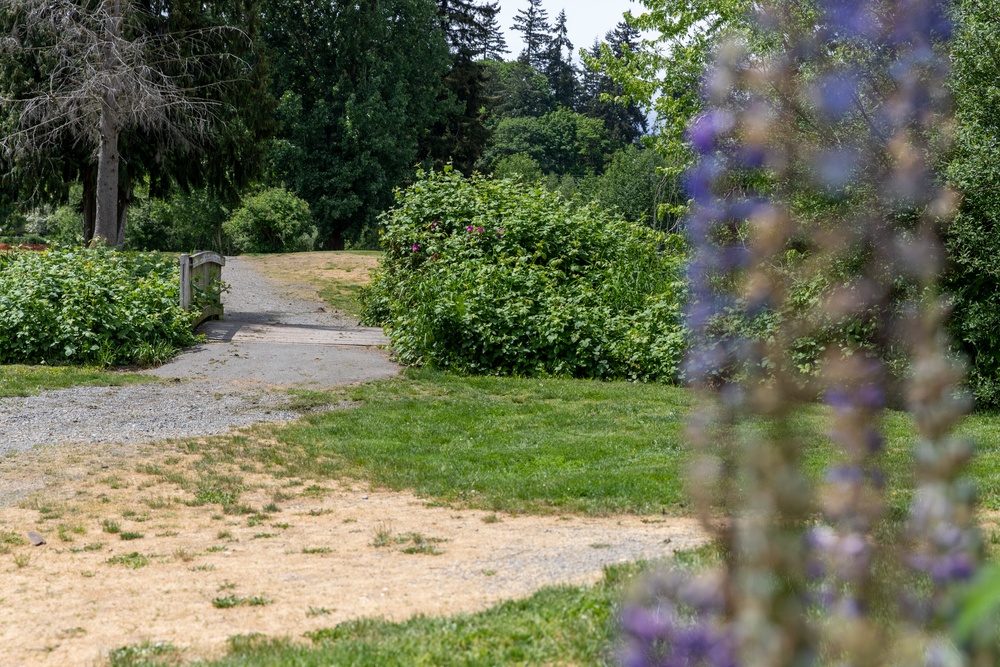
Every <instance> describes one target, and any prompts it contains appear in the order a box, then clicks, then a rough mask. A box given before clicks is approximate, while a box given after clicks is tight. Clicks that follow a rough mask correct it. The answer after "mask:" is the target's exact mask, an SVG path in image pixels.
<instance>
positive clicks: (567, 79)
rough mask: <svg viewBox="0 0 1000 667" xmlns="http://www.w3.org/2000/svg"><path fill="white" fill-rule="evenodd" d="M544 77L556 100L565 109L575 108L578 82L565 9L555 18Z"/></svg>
mask: <svg viewBox="0 0 1000 667" xmlns="http://www.w3.org/2000/svg"><path fill="white" fill-rule="evenodd" d="M545 77H546V78H547V79H548V80H549V86H550V87H551V88H552V94H553V95H554V96H555V99H556V102H557V103H559V104H561V105H562V106H564V107H566V108H567V109H574V108H576V101H577V96H578V94H579V87H580V84H579V81H577V71H576V66H575V65H573V43H572V42H570V41H569V36H568V34H567V32H566V10H561V11H560V12H559V16H558V17H557V18H556V25H555V29H554V30H553V34H552V41H550V42H549V49H548V58H547V62H546V63H545Z"/></svg>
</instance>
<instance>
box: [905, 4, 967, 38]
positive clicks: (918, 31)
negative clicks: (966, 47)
mask: <svg viewBox="0 0 1000 667" xmlns="http://www.w3.org/2000/svg"><path fill="white" fill-rule="evenodd" d="M949 4H950V3H949V2H948V1H947V0H900V8H899V10H898V11H897V12H896V25H895V26H894V30H893V33H892V39H893V41H894V42H895V43H896V44H913V43H928V42H931V41H937V40H947V39H950V38H951V34H952V31H953V30H954V24H953V23H952V20H951V17H950V16H949V15H948V5H949Z"/></svg>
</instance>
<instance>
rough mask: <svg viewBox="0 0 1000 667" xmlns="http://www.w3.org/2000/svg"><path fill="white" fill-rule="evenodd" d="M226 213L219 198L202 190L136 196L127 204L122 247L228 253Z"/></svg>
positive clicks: (227, 214)
mask: <svg viewBox="0 0 1000 667" xmlns="http://www.w3.org/2000/svg"><path fill="white" fill-rule="evenodd" d="M227 217H229V211H228V210H227V209H226V207H225V205H224V204H223V202H222V200H221V199H219V198H218V197H214V196H212V195H211V194H210V193H209V192H207V191H205V190H194V191H192V192H189V193H183V192H176V193H174V194H172V195H171V196H170V197H168V198H167V199H149V198H139V199H138V201H137V202H135V203H134V204H133V205H132V206H131V207H130V208H129V214H128V233H126V235H125V247H126V248H127V249H129V250H164V251H168V252H195V251H198V250H212V251H214V252H217V253H221V254H223V255H228V254H231V250H232V249H231V247H230V242H229V239H228V238H227V237H226V235H225V234H224V233H223V231H222V225H223V223H224V222H225V220H226V218H227Z"/></svg>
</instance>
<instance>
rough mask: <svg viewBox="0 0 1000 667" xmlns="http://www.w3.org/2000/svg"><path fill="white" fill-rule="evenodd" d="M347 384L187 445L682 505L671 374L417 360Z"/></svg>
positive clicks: (397, 484)
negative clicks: (476, 367) (446, 365)
mask: <svg viewBox="0 0 1000 667" xmlns="http://www.w3.org/2000/svg"><path fill="white" fill-rule="evenodd" d="M348 397H349V398H350V399H351V400H355V401H360V402H361V405H360V406H359V407H357V408H354V409H350V410H336V411H331V412H324V413H319V414H315V415H310V416H308V417H306V418H304V419H302V420H299V421H298V422H295V423H293V424H290V425H284V426H261V427H258V432H257V434H258V435H260V436H261V437H260V438H257V437H254V436H253V435H251V436H236V437H233V438H228V439H217V440H214V441H212V442H211V443H209V444H207V445H198V444H191V445H190V446H191V447H192V448H195V449H199V448H200V451H202V453H206V454H211V456H212V458H214V459H215V460H227V461H239V460H240V459H246V458H249V459H252V460H255V461H256V462H258V463H263V464H264V465H265V467H266V468H267V469H268V470H269V471H270V472H271V473H272V474H279V475H281V476H288V477H305V478H307V479H308V478H324V477H327V478H329V477H338V476H343V475H349V476H357V477H363V478H367V479H369V480H371V481H373V482H374V483H376V484H378V485H383V486H386V487H389V488H392V489H404V488H406V489H414V490H416V492H417V493H419V494H421V495H424V496H429V497H435V498H439V499H443V500H446V501H460V502H463V503H465V504H468V505H471V506H477V507H485V508H487V509H492V510H505V511H513V512H523V511H551V510H553V509H554V508H559V511H580V512H591V513H607V512H615V511H629V512H644V513H656V512H661V511H670V512H676V511H678V510H680V509H682V508H683V507H684V505H685V499H684V494H683V492H682V482H683V469H684V465H683V464H684V460H685V458H686V454H685V448H684V447H683V446H682V445H681V438H682V429H683V415H684V413H685V411H686V406H687V403H688V393H687V392H685V391H684V390H682V389H678V388H676V387H667V386H657V385H636V384H628V383H624V382H618V383H610V382H607V383H606V382H589V381H580V380H555V379H545V380H524V379H510V378H490V377H458V376H454V375H449V374H445V373H435V372H431V371H417V372H410V373H408V375H407V377H405V378H400V379H395V380H389V381H384V382H377V383H373V384H370V385H365V386H361V387H357V388H353V389H352V390H350V392H349V394H348ZM331 402H333V403H336V400H331ZM271 439H273V440H274V441H273V442H271V441H269V440H271ZM205 447H208V448H217V449H218V450H219V451H209V450H207V449H205ZM307 490H308V489H307Z"/></svg>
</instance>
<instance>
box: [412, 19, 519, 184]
mask: <svg viewBox="0 0 1000 667" xmlns="http://www.w3.org/2000/svg"><path fill="white" fill-rule="evenodd" d="M436 1H437V9H438V20H439V21H440V24H441V28H442V30H443V32H444V36H445V39H446V40H447V42H448V48H449V50H450V51H451V54H452V63H451V67H450V68H449V70H448V72H447V74H446V75H445V76H444V79H443V81H442V83H443V86H442V89H441V91H440V94H439V102H440V103H441V104H442V106H443V108H444V109H445V115H444V116H443V117H442V118H441V119H440V120H439V121H438V122H437V123H435V124H434V126H433V127H432V128H431V131H430V133H429V134H428V135H427V137H425V138H424V140H423V141H422V142H421V145H420V157H421V159H422V160H423V161H425V162H428V163H430V165H429V166H433V167H438V168H440V167H441V166H443V165H444V164H446V163H449V162H450V163H451V164H453V165H454V166H455V167H456V168H457V169H459V170H460V171H462V172H464V173H466V174H471V172H472V170H473V169H474V167H475V164H476V161H477V160H478V159H479V156H480V155H481V154H482V151H483V147H484V146H485V144H486V142H487V141H488V140H489V131H488V130H487V129H486V128H485V126H484V125H483V119H482V117H481V113H480V111H481V109H482V108H483V107H484V106H485V104H486V102H485V100H484V98H483V89H484V87H485V85H486V77H487V72H486V69H485V66H484V64H483V63H481V62H479V59H480V58H481V57H482V56H483V54H484V53H486V52H487V51H489V50H490V49H493V50H494V51H495V50H497V49H499V48H503V49H504V50H506V45H505V44H504V41H503V35H502V34H500V33H499V30H498V29H497V27H496V25H497V22H496V16H497V13H499V11H500V7H499V3H498V2H487V3H483V4H480V3H479V2H477V1H476V0H436Z"/></svg>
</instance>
